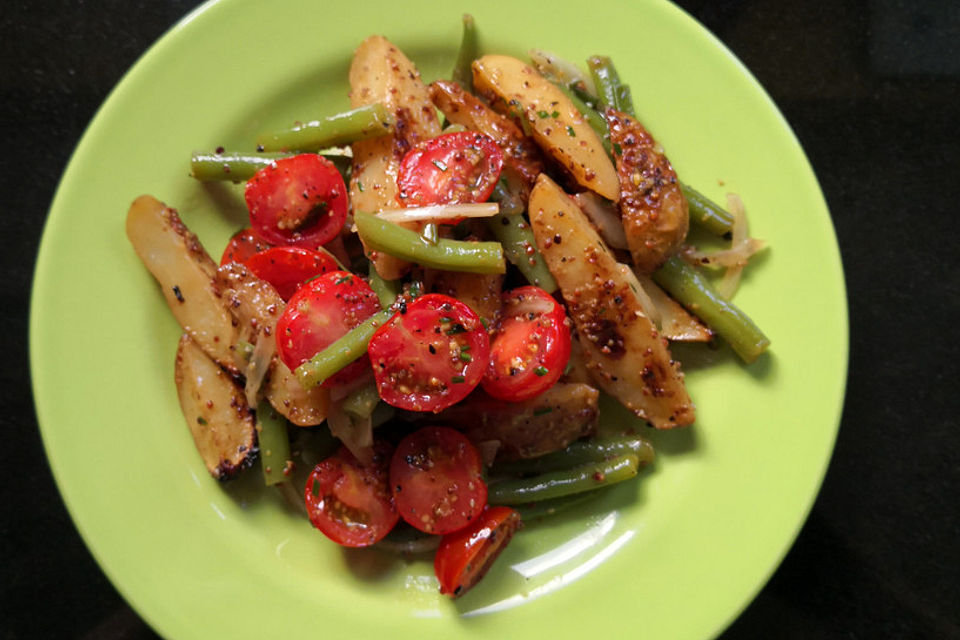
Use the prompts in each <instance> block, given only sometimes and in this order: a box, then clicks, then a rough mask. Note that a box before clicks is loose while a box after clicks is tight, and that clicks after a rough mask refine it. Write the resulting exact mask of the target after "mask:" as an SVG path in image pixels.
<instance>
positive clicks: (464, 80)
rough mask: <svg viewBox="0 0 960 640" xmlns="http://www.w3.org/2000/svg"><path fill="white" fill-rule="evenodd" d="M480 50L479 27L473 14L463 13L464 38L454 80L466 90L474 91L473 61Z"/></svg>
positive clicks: (458, 55)
mask: <svg viewBox="0 0 960 640" xmlns="http://www.w3.org/2000/svg"><path fill="white" fill-rule="evenodd" d="M478 51H479V48H478V45H477V27H476V24H475V23H474V21H473V16H472V15H470V14H469V13H465V14H463V38H462V39H461V40H460V51H459V52H458V53H457V62H456V65H455V66H454V67H453V81H454V82H456V83H458V84H459V85H460V86H461V87H463V88H464V89H465V90H466V91H471V92H472V91H473V67H472V65H473V61H474V60H476V59H477V53H478Z"/></svg>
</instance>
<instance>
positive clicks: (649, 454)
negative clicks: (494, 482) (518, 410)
mask: <svg viewBox="0 0 960 640" xmlns="http://www.w3.org/2000/svg"><path fill="white" fill-rule="evenodd" d="M626 454H633V455H635V456H637V459H638V460H639V461H640V465H641V466H643V465H647V464H650V463H651V462H653V457H654V453H653V445H651V444H650V443H649V442H647V441H646V440H644V439H643V438H641V437H639V436H615V437H609V438H592V439H590V440H578V441H576V442H573V443H571V444H570V445H569V446H568V447H567V448H566V449H561V450H560V451H554V452H553V453H548V454H546V455H543V456H539V457H537V458H528V459H525V460H511V461H509V462H498V463H495V464H494V465H493V467H492V468H491V469H490V473H491V475H499V474H506V475H530V474H535V473H547V472H550V471H561V470H563V469H569V468H570V467H573V466H576V465H580V464H587V463H589V462H602V461H604V460H609V459H611V458H614V457H616V456H621V455H626Z"/></svg>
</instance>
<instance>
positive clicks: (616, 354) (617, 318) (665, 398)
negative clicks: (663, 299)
mask: <svg viewBox="0 0 960 640" xmlns="http://www.w3.org/2000/svg"><path fill="white" fill-rule="evenodd" d="M529 213H530V224H531V227H532V228H533V234H534V237H535V239H536V242H537V247H538V248H539V249H540V252H541V253H542V254H543V257H544V260H545V261H546V263H547V266H548V267H549V269H550V272H551V273H552V274H553V277H554V278H555V279H556V281H557V284H558V285H559V286H560V291H561V293H562V294H563V298H564V300H565V301H566V304H567V310H568V312H569V315H570V318H571V320H573V323H574V326H575V327H576V330H577V339H578V340H579V342H580V346H581V347H582V352H583V357H584V359H585V361H586V366H587V370H588V371H589V372H590V375H591V376H592V377H593V379H594V380H595V381H596V383H597V384H598V385H599V386H600V388H601V389H603V390H604V391H606V392H607V393H609V394H610V395H612V396H613V397H615V398H617V399H618V400H619V401H620V402H621V403H622V404H623V405H624V406H626V407H627V408H628V409H630V410H631V411H633V412H635V413H636V414H637V415H639V416H640V417H642V418H644V419H645V420H647V421H648V422H649V423H650V424H652V425H653V426H654V427H657V428H658V429H663V428H669V427H676V426H680V425H686V424H690V423H691V422H693V418H694V409H693V404H692V403H691V401H690V396H689V395H688V394H687V391H686V387H685V385H684V383H683V374H682V373H681V372H680V367H679V365H678V364H677V363H676V362H674V361H673V360H672V359H671V357H670V352H669V351H668V349H667V345H666V340H665V339H664V338H663V337H662V336H661V335H660V334H659V332H658V331H657V329H656V327H655V326H654V324H653V322H652V321H651V320H650V318H648V317H647V316H646V315H645V314H644V313H643V310H642V307H641V306H640V303H639V301H638V299H637V295H636V293H634V291H633V289H632V288H631V287H630V284H629V283H628V282H627V280H626V278H625V276H624V274H623V272H622V271H621V269H620V264H619V263H618V262H617V261H616V259H615V258H614V257H613V255H612V254H611V253H610V251H609V249H607V247H606V246H605V245H604V243H603V240H601V238H600V236H599V235H598V234H597V232H596V231H595V230H594V229H593V227H592V226H591V225H590V223H589V221H588V220H587V217H586V216H585V215H584V214H583V212H582V211H580V208H579V207H578V206H577V204H576V203H575V202H574V201H573V200H572V199H571V198H570V197H569V196H568V195H567V194H566V193H564V192H563V190H562V189H561V188H560V187H559V186H557V184H556V183H554V182H553V181H552V180H550V178H548V177H547V176H546V175H541V176H540V178H538V180H537V184H536V186H535V187H534V188H533V192H532V193H531V194H530V210H529Z"/></svg>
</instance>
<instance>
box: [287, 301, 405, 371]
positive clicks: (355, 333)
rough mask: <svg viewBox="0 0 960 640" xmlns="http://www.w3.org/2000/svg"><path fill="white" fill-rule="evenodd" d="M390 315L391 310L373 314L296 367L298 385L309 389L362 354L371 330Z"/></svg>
mask: <svg viewBox="0 0 960 640" xmlns="http://www.w3.org/2000/svg"><path fill="white" fill-rule="evenodd" d="M391 317H393V312H392V311H390V310H384V311H379V312H377V313H375V314H373V315H372V316H370V317H369V318H367V319H366V320H364V321H363V322H362V323H360V324H359V325H357V326H356V327H354V328H353V329H351V330H350V331H349V332H348V333H347V334H346V335H344V336H343V337H342V338H340V339H338V340H336V341H334V342H333V343H332V344H330V346H328V347H327V348H326V349H324V350H323V351H321V352H320V353H318V354H316V355H315V356H313V357H312V358H310V359H309V360H307V361H306V362H304V363H303V364H302V365H300V366H299V367H297V369H296V371H294V373H295V374H296V376H297V380H298V381H299V382H300V386H302V387H303V388H304V389H310V388H311V387H315V386H317V385H318V384H323V381H324V380H326V379H327V378H329V377H330V376H332V375H333V374H335V373H336V372H338V371H340V369H343V368H344V367H345V366H347V365H348V364H350V363H351V362H353V361H354V360H356V359H357V358H359V357H360V356H362V355H363V354H365V353H366V352H367V345H369V344H370V338H371V336H373V332H374V331H376V330H377V329H378V328H379V327H380V325H382V324H384V323H385V322H386V321H387V320H389V319H390V318H391Z"/></svg>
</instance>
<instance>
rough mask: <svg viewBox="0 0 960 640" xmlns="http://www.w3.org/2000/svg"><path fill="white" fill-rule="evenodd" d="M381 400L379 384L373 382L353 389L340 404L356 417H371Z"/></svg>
mask: <svg viewBox="0 0 960 640" xmlns="http://www.w3.org/2000/svg"><path fill="white" fill-rule="evenodd" d="M378 402H380V394H379V393H378V392H377V384H376V383H375V382H371V383H370V384H365V385H363V386H362V387H359V388H357V389H355V390H354V391H352V392H351V393H350V394H349V395H348V396H347V397H346V398H344V399H343V403H342V404H341V405H340V406H341V407H343V410H344V411H346V412H347V413H349V414H350V415H351V416H354V417H355V418H369V417H370V415H371V414H372V413H373V410H374V409H375V408H376V406H377V403H378Z"/></svg>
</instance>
